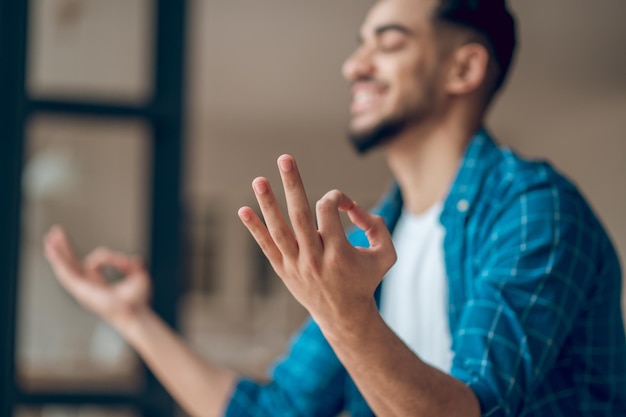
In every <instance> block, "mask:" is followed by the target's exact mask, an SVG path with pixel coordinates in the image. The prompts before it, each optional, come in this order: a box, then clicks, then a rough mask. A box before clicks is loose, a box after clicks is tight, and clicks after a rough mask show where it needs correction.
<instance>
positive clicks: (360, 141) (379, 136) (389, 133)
mask: <svg viewBox="0 0 626 417" xmlns="http://www.w3.org/2000/svg"><path fill="white" fill-rule="evenodd" d="M405 124H406V122H405V121H404V120H398V121H394V120H388V121H385V122H382V123H379V124H378V125H376V126H374V127H371V128H369V129H355V128H352V129H351V130H350V132H349V134H348V138H349V139H350V143H351V144H352V146H354V148H355V149H356V151H357V152H358V153H359V154H365V153H367V152H368V151H370V150H372V149H374V148H377V147H379V146H381V145H383V144H385V143H388V142H389V141H391V140H393V138H395V137H396V136H398V135H399V134H400V132H402V130H404V127H405Z"/></svg>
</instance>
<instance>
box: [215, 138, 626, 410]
mask: <svg viewBox="0 0 626 417" xmlns="http://www.w3.org/2000/svg"><path fill="white" fill-rule="evenodd" d="M401 208H402V201H401V196H400V192H399V190H398V188H397V186H395V187H394V188H393V189H392V190H391V192H390V193H388V195H387V196H386V197H385V198H384V199H383V201H382V202H381V204H379V206H378V207H377V208H376V209H375V211H376V212H378V213H379V214H380V215H381V216H383V218H384V219H385V220H386V222H387V225H388V227H389V228H390V230H393V227H394V225H395V222H396V220H397V219H398V217H399V215H400V211H401ZM440 221H441V223H442V225H443V226H444V228H445V230H446V236H445V239H444V253H445V265H446V272H447V276H448V281H449V324H450V332H451V335H452V351H453V352H454V358H453V362H452V369H451V370H450V371H451V375H452V376H454V377H456V378H458V379H459V380H461V381H463V382H464V383H465V384H467V385H468V386H469V387H470V388H471V389H472V390H473V391H474V393H475V394H476V397H477V398H478V400H479V403H480V407H481V411H482V415H483V416H491V417H496V416H497V417H500V416H502V417H504V416H506V417H510V416H525V417H530V416H537V417H538V416H551V417H574V416H626V338H625V336H624V324H623V321H622V314H621V308H620V294H621V272H620V267H619V262H618V259H617V256H616V254H615V251H614V249H613V246H612V244H611V242H610V240H609V238H608V237H607V235H606V233H605V232H604V230H603V228H602V226H601V225H600V223H599V222H598V220H597V219H596V217H595V216H594V214H593V213H592V211H591V209H590V208H589V206H588V204H587V203H586V202H585V200H584V199H583V197H581V195H580V194H579V193H578V191H577V190H576V188H575V187H574V186H573V185H572V184H571V183H570V182H568V181H567V180H566V179H564V178H563V177H562V176H561V175H559V174H558V173H556V172H555V170H553V169H552V168H551V167H550V166H549V165H548V164H546V163H543V162H533V161H526V160H523V159H521V158H519V157H518V156H516V155H515V154H514V153H512V152H511V151H510V150H508V149H506V148H499V147H497V146H496V145H495V144H494V142H493V141H492V139H491V138H490V137H489V135H488V133H487V132H486V131H485V130H481V131H479V132H478V133H477V134H476V136H475V137H474V138H473V139H472V141H471V143H470V145H469V147H468V149H467V151H466V155H465V157H464V158H463V161H462V163H461V165H460V169H459V172H458V174H457V177H456V180H455V181H454V183H453V185H452V187H451V189H450V193H449V195H448V197H447V199H446V201H445V203H444V208H443V212H442V214H441V218H440ZM348 236H349V239H350V241H351V242H352V244H354V245H355V246H367V239H366V238H365V236H364V234H363V233H362V232H361V231H359V230H354V231H352V232H350V233H349V235H348ZM383 285H384V282H383ZM379 290H380V288H379ZM377 294H379V291H378V292H377ZM452 400H453V399H452ZM342 410H348V411H349V412H350V414H351V415H352V416H354V417H360V416H372V415H373V413H372V411H371V410H370V409H369V407H368V405H367V403H366V401H365V399H364V398H363V397H362V396H361V394H360V393H359V391H358V390H357V388H356V386H355V385H354V382H353V381H352V380H351V379H350V376H349V375H348V374H347V372H346V370H345V368H344V367H343V366H342V364H341V363H340V362H339V360H338V359H337V357H336V356H335V354H334V352H333V350H332V349H331V347H330V346H329V344H328V343H327V342H326V340H325V339H324V337H323V335H322V333H321V331H320V329H319V328H318V327H317V325H316V324H315V323H314V322H313V321H311V320H309V321H308V322H307V323H305V325H304V327H303V328H302V330H301V331H300V332H299V333H298V334H297V335H296V336H295V337H294V338H293V340H292V343H291V345H290V349H289V351H288V353H287V354H286V355H285V356H284V357H283V358H282V359H280V360H279V362H278V363H277V364H276V365H275V366H274V367H273V370H272V372H271V381H270V382H269V383H266V384H258V383H256V382H254V381H251V380H246V379H242V380H240V381H239V382H238V384H237V385H236V387H235V390H234V392H233V394H232V399H231V401H230V403H229V404H228V407H227V410H226V415H227V416H334V415H337V414H338V413H340V412H341V411H342Z"/></svg>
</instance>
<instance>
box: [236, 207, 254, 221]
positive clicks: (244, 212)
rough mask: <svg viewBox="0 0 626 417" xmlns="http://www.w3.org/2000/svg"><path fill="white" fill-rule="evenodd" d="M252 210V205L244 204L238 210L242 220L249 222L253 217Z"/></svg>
mask: <svg viewBox="0 0 626 417" xmlns="http://www.w3.org/2000/svg"><path fill="white" fill-rule="evenodd" d="M251 211H252V209H251V208H250V207H247V206H244V207H241V208H240V209H239V210H238V211H237V215H239V218H240V219H241V220H242V221H244V222H249V221H250V220H251V219H252V214H251Z"/></svg>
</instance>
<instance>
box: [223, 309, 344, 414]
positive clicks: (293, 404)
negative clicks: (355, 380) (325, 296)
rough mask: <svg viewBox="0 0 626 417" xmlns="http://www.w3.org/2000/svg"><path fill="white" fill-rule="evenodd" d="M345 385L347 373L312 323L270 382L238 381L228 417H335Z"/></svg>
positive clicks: (340, 405)
mask: <svg viewBox="0 0 626 417" xmlns="http://www.w3.org/2000/svg"><path fill="white" fill-rule="evenodd" d="M345 382H346V371H345V369H344V368H343V366H342V365H341V363H340V362H339V360H338V359H337V357H336V355H335V353H334V352H333V350H332V348H331V347H330V345H329V344H328V342H326V339H325V338H324V336H323V335H322V332H321V331H320V329H319V327H318V326H317V324H316V323H315V322H314V321H313V320H312V319H309V320H308V321H307V322H306V323H305V325H304V326H303V328H302V329H301V330H300V332H299V333H297V334H296V335H295V336H294V338H293V339H292V342H291V347H290V350H289V353H288V354H286V355H285V356H284V357H283V358H282V359H280V360H279V361H278V363H277V365H276V366H275V367H274V368H273V370H272V372H271V381H270V382H268V383H264V384H261V383H258V382H255V381H252V380H249V379H242V380H240V381H238V383H237V385H236V386H235V389H234V391H233V393H232V398H231V400H230V402H229V404H228V406H227V409H226V412H225V415H226V416H228V417H235V416H250V417H260V416H268V417H270V416H272V417H274V416H286V417H288V416H320V417H323V416H335V415H337V414H338V413H339V412H340V411H341V409H342V408H343V404H344V386H345Z"/></svg>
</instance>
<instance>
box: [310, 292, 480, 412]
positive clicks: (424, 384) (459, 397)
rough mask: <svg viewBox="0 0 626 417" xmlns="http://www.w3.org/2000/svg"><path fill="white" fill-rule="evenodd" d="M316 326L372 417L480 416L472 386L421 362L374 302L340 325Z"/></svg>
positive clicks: (339, 323) (336, 322)
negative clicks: (383, 316) (387, 322)
mask: <svg viewBox="0 0 626 417" xmlns="http://www.w3.org/2000/svg"><path fill="white" fill-rule="evenodd" d="M321 328H322V331H323V332H324V334H325V336H326V337H327V339H328V341H329V343H330V344H331V345H332V347H333V349H334V351H335V353H336V354H337V356H338V357H339V359H340V360H341V362H342V363H343V365H344V366H345V367H346V369H347V370H348V372H349V373H350V375H351V376H352V378H353V380H354V382H355V383H356V385H357V386H358V388H359V390H360V391H361V393H362V394H363V396H364V397H365V399H366V400H367V402H368V404H369V405H370V407H371V408H372V410H373V411H374V413H375V414H376V415H379V416H446V417H448V416H450V417H454V416H464V417H467V416H476V417H478V416H480V406H479V404H478V400H477V399H476V397H475V395H474V393H473V392H472V391H471V389H470V388H468V387H467V386H466V385H465V384H463V383H462V382H461V381H459V380H457V379H456V378H454V377H451V376H449V375H446V374H444V373H443V372H441V371H439V370H437V369H435V368H433V367H431V366H429V365H427V364H425V363H424V362H422V361H421V360H420V359H419V358H418V357H417V356H416V355H415V354H414V353H413V352H412V351H411V350H410V349H409V348H408V347H407V346H406V345H405V344H404V343H403V342H402V341H401V340H400V339H399V338H398V337H397V336H396V335H395V334H394V333H393V331H392V330H391V329H390V328H389V327H388V326H387V325H386V323H385V322H384V321H383V320H382V317H381V316H380V314H379V313H378V311H377V310H376V307H375V305H373V303H372V307H371V308H368V309H367V310H366V311H365V312H364V313H359V314H355V315H353V316H352V317H351V318H350V320H348V321H346V322H345V323H342V322H341V321H336V320H335V321H333V322H332V323H330V322H329V324H328V325H323V324H322V325H321Z"/></svg>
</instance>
